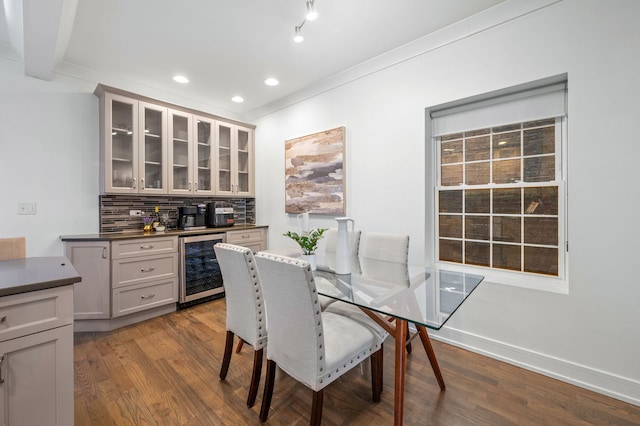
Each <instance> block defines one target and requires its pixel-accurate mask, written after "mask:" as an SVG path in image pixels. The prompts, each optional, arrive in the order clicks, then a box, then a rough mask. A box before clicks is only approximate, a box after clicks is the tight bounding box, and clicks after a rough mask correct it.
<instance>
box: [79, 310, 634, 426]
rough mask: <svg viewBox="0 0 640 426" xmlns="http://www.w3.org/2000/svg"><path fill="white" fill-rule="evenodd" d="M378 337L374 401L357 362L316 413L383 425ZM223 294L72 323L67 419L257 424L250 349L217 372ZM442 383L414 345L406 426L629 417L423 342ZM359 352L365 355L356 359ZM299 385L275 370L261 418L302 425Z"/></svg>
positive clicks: (388, 367) (574, 391) (609, 403)
mask: <svg viewBox="0 0 640 426" xmlns="http://www.w3.org/2000/svg"><path fill="white" fill-rule="evenodd" d="M389 339H390V340H389V341H388V343H387V344H386V345H385V360H384V362H385V371H384V390H383V393H382V402H380V403H378V404H376V403H374V402H372V400H371V381H370V379H369V376H368V375H369V374H370V368H369V365H368V364H366V363H365V364H363V365H362V366H360V367H356V368H354V369H353V370H352V371H350V372H349V373H347V374H346V375H344V376H343V377H342V378H340V379H339V380H338V381H336V382H335V383H332V384H331V385H329V386H328V387H327V389H326V390H325V396H324V411H323V424H326V425H367V426H373V425H391V424H393V371H394V370H393V356H394V348H393V343H392V342H393V341H392V340H391V338H389ZM224 342H225V302H224V299H218V300H214V301H212V302H208V303H205V304H201V305H197V306H194V307H191V308H188V309H185V310H182V311H178V312H175V313H172V314H169V315H165V316H162V317H158V318H155V319H151V320H148V321H145V322H142V323H139V324H136V325H133V326H129V327H126V328H122V329H119V330H115V331H112V332H108V333H76V334H75V346H74V353H75V358H74V365H75V423H76V425H80V426H83V425H119V426H120V425H236V426H239V425H245V424H248V425H257V424H260V421H259V419H258V414H259V411H260V403H261V401H262V386H263V384H264V369H263V378H262V379H263V380H262V381H261V382H260V390H259V392H258V398H257V401H256V404H255V405H254V407H253V408H252V409H248V408H247V406H246V398H247V392H248V387H249V381H250V375H251V367H252V363H253V358H252V357H253V350H251V348H250V347H247V346H245V348H244V349H243V350H242V351H241V352H240V353H239V354H237V353H235V352H234V354H233V356H232V358H231V366H230V368H229V373H228V375H227V378H226V380H225V381H223V382H222V381H220V379H219V378H218V374H219V371H220V364H221V360H222V355H223V350H224ZM433 345H434V349H435V351H436V354H437V356H438V361H439V363H440V367H441V369H442V373H443V375H444V379H445V382H446V384H447V390H446V391H444V392H440V389H439V387H438V384H437V382H436V379H435V377H434V375H433V372H432V370H431V367H430V365H429V362H428V360H427V357H426V355H425V353H424V351H423V350H422V347H421V346H420V345H419V344H415V343H414V345H413V347H414V350H413V353H412V354H411V355H409V356H408V360H407V379H406V395H405V424H406V425H638V424H640V407H637V406H634V405H631V404H627V403H624V402H621V401H618V400H615V399H611V398H608V397H605V396H603V395H600V394H597V393H594V392H591V391H587V390H584V389H581V388H578V387H575V386H572V385H569V384H566V383H563V382H560V381H557V380H554V379H550V378H548V377H545V376H542V375H539V374H536V373H532V372H530V371H527V370H523V369H520V368H518V367H514V366H512V365H509V364H505V363H502V362H499V361H496V360H493V359H491V358H487V357H484V356H481V355H477V354H474V353H472V352H468V351H465V350H463V349H459V348H456V347H454V346H450V345H447V344H444V343H440V342H437V341H433ZM367 362H368V361H367ZM311 396H312V394H311V390H309V389H308V388H306V387H304V386H303V385H300V384H299V383H297V382H296V381H294V380H293V379H291V378H290V377H288V376H286V375H285V374H284V373H281V372H279V374H277V376H276V384H275V389H274V395H273V402H272V406H271V411H270V413H269V419H268V421H267V422H266V423H265V425H293V424H297V425H305V424H308V422H309V415H310V413H311Z"/></svg>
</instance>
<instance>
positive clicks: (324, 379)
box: [260, 252, 383, 388]
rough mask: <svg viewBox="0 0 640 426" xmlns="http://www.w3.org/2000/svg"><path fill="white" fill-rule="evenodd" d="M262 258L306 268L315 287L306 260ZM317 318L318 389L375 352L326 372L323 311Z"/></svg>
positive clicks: (265, 254) (362, 354)
mask: <svg viewBox="0 0 640 426" xmlns="http://www.w3.org/2000/svg"><path fill="white" fill-rule="evenodd" d="M260 256H262V257H265V258H268V259H271V260H275V261H278V262H284V263H289V264H294V265H298V266H302V267H303V268H304V272H305V275H306V276H307V281H308V282H309V283H310V284H313V286H314V287H315V280H314V277H313V272H312V271H311V266H310V265H309V263H308V262H306V261H304V260H299V259H294V258H289V257H286V256H281V255H276V254H272V253H267V252H261V253H260ZM311 293H312V294H313V295H314V296H315V298H314V299H313V303H314V304H318V297H317V296H318V294H317V291H316V289H315V288H313V289H311ZM315 316H316V320H317V321H316V327H317V328H318V333H317V336H318V348H319V350H320V351H319V352H320V353H319V358H318V361H319V363H318V373H319V374H318V378H317V379H316V383H317V384H321V385H322V386H317V387H318V388H321V387H322V388H324V387H325V386H328V385H329V384H330V383H331V382H333V381H334V380H336V379H337V378H338V377H340V375H339V374H338V375H335V376H332V375H333V373H340V372H341V371H342V370H346V369H347V368H351V364H353V363H354V362H357V363H360V362H361V361H362V360H364V359H366V358H367V357H368V356H369V355H370V353H373V352H374V351H373V350H372V349H371V348H369V349H365V350H364V351H363V352H361V353H359V354H357V355H356V356H355V357H352V358H351V359H349V360H348V361H347V363H345V364H344V365H343V366H342V367H339V368H337V369H336V370H335V371H334V370H331V371H327V372H325V369H326V363H325V357H324V355H325V352H324V348H323V347H322V346H323V345H322V343H321V339H322V335H323V330H322V316H321V311H320V310H317V311H316V312H315ZM381 343H383V341H381V342H376V344H375V349H376V351H377V350H379V349H380V347H381V345H380V344H381Z"/></svg>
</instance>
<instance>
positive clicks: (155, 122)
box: [95, 85, 254, 197]
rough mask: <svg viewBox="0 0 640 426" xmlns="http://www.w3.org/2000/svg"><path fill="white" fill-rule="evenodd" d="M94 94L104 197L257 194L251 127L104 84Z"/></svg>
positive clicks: (246, 195)
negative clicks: (255, 189) (106, 195)
mask: <svg viewBox="0 0 640 426" xmlns="http://www.w3.org/2000/svg"><path fill="white" fill-rule="evenodd" d="M95 93H96V95H97V96H99V97H100V129H101V130H100V131H101V137H100V143H101V149H100V155H101V161H100V163H101V165H100V182H101V185H102V191H103V193H105V194H119V193H120V194H122V193H128V194H131V193H143V194H171V195H185V196H194V195H195V196H198V195H200V196H215V195H221V196H245V197H253V196H254V188H253V186H254V176H253V166H254V158H253V144H254V141H253V138H254V130H253V129H252V128H251V127H249V126H242V125H238V124H231V123H228V122H226V121H224V119H222V120H218V119H217V117H213V116H208V115H207V114H206V113H201V114H198V113H197V111H191V110H187V109H180V108H179V107H175V108H173V105H170V104H167V103H163V102H160V101H158V102H155V101H154V100H152V99H148V98H144V97H141V96H137V95H134V94H130V93H128V92H124V91H122V90H118V89H113V88H107V87H106V86H102V85H99V86H98V88H97V89H96V92H95ZM136 98H138V99H136Z"/></svg>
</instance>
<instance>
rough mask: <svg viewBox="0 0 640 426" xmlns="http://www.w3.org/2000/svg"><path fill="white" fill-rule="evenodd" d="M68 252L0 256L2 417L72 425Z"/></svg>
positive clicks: (74, 278) (72, 278)
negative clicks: (10, 258)
mask: <svg viewBox="0 0 640 426" xmlns="http://www.w3.org/2000/svg"><path fill="white" fill-rule="evenodd" d="M80 281H81V277H80V275H79V274H78V272H77V271H76V269H75V268H74V267H73V266H72V264H71V262H70V261H69V260H68V259H67V258H65V257H33V258H23V259H13V260H4V261H0V419H2V420H3V422H6V423H7V424H10V425H11V424H25V425H26V424H28V425H70V424H73V413H74V411H73V286H74V283H78V282H80Z"/></svg>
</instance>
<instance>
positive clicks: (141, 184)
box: [140, 178, 144, 189]
mask: <svg viewBox="0 0 640 426" xmlns="http://www.w3.org/2000/svg"><path fill="white" fill-rule="evenodd" d="M140 189H144V178H142V179H140Z"/></svg>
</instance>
